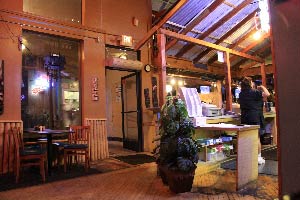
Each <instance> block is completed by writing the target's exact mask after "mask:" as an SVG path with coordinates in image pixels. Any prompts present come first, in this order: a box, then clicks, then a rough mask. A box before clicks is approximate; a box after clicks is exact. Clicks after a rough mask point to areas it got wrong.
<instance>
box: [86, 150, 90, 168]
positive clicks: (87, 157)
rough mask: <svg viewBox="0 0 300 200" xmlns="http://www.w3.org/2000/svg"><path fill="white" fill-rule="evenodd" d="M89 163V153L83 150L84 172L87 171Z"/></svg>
mask: <svg viewBox="0 0 300 200" xmlns="http://www.w3.org/2000/svg"><path fill="white" fill-rule="evenodd" d="M89 163H90V160H89V154H88V152H87V151H86V152H85V172H88V169H89V167H90V166H89Z"/></svg>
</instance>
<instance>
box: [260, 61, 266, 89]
mask: <svg viewBox="0 0 300 200" xmlns="http://www.w3.org/2000/svg"><path fill="white" fill-rule="evenodd" d="M260 73H261V81H262V85H263V86H265V87H267V81H266V68H265V63H261V64H260Z"/></svg>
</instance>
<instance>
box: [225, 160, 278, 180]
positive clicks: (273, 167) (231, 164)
mask: <svg viewBox="0 0 300 200" xmlns="http://www.w3.org/2000/svg"><path fill="white" fill-rule="evenodd" d="M220 167H221V168H223V169H229V170H236V159H233V160H229V161H226V162H223V163H221V165H220ZM258 173H259V174H266V175H273V176H278V162H277V161H274V160H266V163H265V164H262V165H258Z"/></svg>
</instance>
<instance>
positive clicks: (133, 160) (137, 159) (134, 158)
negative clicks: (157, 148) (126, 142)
mask: <svg viewBox="0 0 300 200" xmlns="http://www.w3.org/2000/svg"><path fill="white" fill-rule="evenodd" d="M114 158H115V159H118V160H121V161H123V162H125V163H128V164H131V165H140V164H144V163H150V162H155V161H156V159H155V157H153V156H150V155H147V154H135V155H128V156H116V157H114Z"/></svg>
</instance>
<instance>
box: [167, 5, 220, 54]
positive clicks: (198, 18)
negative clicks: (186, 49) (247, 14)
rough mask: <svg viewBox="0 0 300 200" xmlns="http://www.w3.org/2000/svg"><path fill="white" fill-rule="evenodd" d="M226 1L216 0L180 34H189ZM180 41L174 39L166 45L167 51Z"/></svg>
mask: <svg viewBox="0 0 300 200" xmlns="http://www.w3.org/2000/svg"><path fill="white" fill-rule="evenodd" d="M223 2H224V0H216V1H214V2H213V3H212V4H211V5H210V6H208V7H207V8H206V9H205V10H204V11H203V12H202V13H201V14H199V15H198V16H197V17H196V18H194V19H193V20H192V21H190V22H189V23H188V24H187V26H186V28H185V29H181V30H180V31H179V32H178V33H181V34H184V35H186V34H187V33H188V32H190V31H191V30H193V28H194V27H195V26H197V25H198V24H199V23H200V22H201V21H202V20H203V19H205V18H206V17H207V16H208V15H209V14H210V13H211V12H213V11H214V10H215V9H216V8H217V7H218V6H219V5H221V4H222V3H223ZM177 41H178V40H177V39H176V38H172V40H171V41H169V42H168V43H167V45H166V50H168V49H170V48H171V47H172V46H173V45H175V44H176V42H177Z"/></svg>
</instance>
